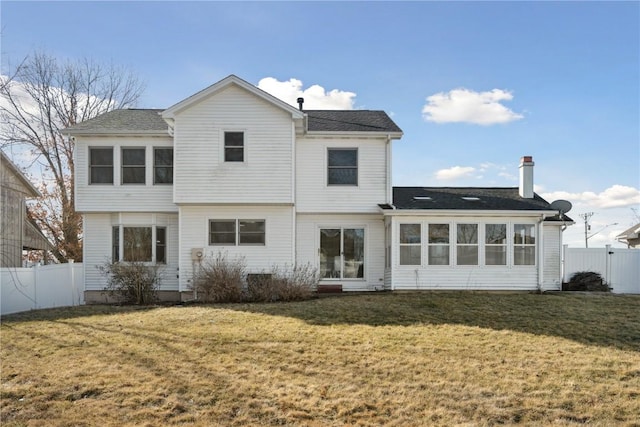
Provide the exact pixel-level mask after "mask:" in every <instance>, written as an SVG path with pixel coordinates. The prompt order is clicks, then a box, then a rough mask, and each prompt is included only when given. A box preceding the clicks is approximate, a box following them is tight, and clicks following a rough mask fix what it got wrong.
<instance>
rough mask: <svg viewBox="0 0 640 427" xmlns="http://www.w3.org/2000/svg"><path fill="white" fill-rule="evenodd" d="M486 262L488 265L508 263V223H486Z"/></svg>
mask: <svg viewBox="0 0 640 427" xmlns="http://www.w3.org/2000/svg"><path fill="white" fill-rule="evenodd" d="M484 229H485V233H484V236H485V238H484V241H485V246H484V260H485V261H484V262H485V264H486V265H506V264H507V225H506V224H485V228H484Z"/></svg>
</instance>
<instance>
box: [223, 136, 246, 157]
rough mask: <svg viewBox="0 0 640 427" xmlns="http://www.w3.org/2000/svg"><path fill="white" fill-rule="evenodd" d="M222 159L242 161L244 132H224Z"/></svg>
mask: <svg viewBox="0 0 640 427" xmlns="http://www.w3.org/2000/svg"><path fill="white" fill-rule="evenodd" d="M224 161H225V162H244V132H225V133H224Z"/></svg>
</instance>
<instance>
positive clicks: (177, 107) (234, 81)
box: [162, 74, 304, 119]
mask: <svg viewBox="0 0 640 427" xmlns="http://www.w3.org/2000/svg"><path fill="white" fill-rule="evenodd" d="M231 85H235V86H238V87H240V88H242V89H244V90H246V91H247V92H250V93H252V94H253V95H255V96H257V97H258V98H261V99H263V100H265V101H267V102H269V103H271V104H273V105H274V106H276V107H278V108H280V109H282V110H284V111H286V112H288V113H290V114H291V116H292V117H293V118H295V119H302V118H303V117H304V113H303V112H302V111H300V110H298V109H297V108H295V107H292V106H291V105H289V104H287V103H286V102H283V101H281V100H280V99H278V98H276V97H275V96H273V95H271V94H269V93H267V92H265V91H263V90H262V89H259V88H258V87H256V86H254V85H252V84H251V83H249V82H247V81H245V80H242V79H241V78H240V77H238V76H235V75H233V74H232V75H230V76H228V77H225V78H224V79H222V80H220V81H219V82H217V83H214V84H212V85H211V86H209V87H207V88H205V89H203V90H201V91H200V92H197V93H195V94H193V95H191V96H190V97H188V98H186V99H184V100H182V101H180V102H178V103H177V104H174V105H172V106H171V107H169V108H167V109H166V110H164V111H163V112H162V117H163V118H165V119H173V118H174V117H175V115H176V114H178V113H180V112H181V111H183V110H185V109H187V108H189V107H191V106H192V105H195V104H197V103H199V102H201V101H202V100H204V99H206V98H209V97H211V96H214V95H215V94H216V93H218V92H220V91H222V90H224V89H226V88H227V87H229V86H231Z"/></svg>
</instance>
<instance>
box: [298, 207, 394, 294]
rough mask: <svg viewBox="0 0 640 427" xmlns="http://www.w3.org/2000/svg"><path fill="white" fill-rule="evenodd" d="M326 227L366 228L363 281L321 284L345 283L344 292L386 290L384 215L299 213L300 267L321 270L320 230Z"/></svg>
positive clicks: (344, 279)
mask: <svg viewBox="0 0 640 427" xmlns="http://www.w3.org/2000/svg"><path fill="white" fill-rule="evenodd" d="M322 228H335V229H339V228H341V229H361V228H364V236H365V238H364V241H365V248H364V251H365V253H364V272H363V276H364V277H363V278H362V279H359V278H356V279H347V278H343V279H342V280H335V279H330V280H322V281H321V282H320V284H323V283H327V284H336V283H338V284H341V285H342V289H343V290H344V291H375V290H382V289H383V288H384V277H385V271H384V270H385V269H384V243H385V241H384V221H383V220H382V216H380V215H341V214H336V215H332V214H320V215H318V214H315V215H309V214H298V215H297V224H296V256H297V263H298V264H307V263H309V264H311V265H312V266H314V267H315V268H318V271H319V269H320V255H319V248H320V230H321V229H322Z"/></svg>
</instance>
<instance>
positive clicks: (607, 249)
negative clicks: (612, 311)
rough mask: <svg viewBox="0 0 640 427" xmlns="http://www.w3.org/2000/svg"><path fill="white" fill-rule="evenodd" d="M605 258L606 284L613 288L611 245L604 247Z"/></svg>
mask: <svg viewBox="0 0 640 427" xmlns="http://www.w3.org/2000/svg"><path fill="white" fill-rule="evenodd" d="M604 250H605V252H604V256H605V257H606V261H605V270H604V275H605V278H604V280H605V282H607V284H608V285H609V286H610V287H613V285H612V284H611V255H610V254H609V253H610V252H611V245H606V246H605V247H604Z"/></svg>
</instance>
